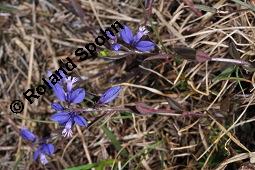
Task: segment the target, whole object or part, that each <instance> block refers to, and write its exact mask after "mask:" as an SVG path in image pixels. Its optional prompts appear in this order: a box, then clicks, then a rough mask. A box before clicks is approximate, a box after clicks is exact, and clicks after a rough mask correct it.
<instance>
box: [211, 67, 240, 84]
mask: <svg viewBox="0 0 255 170" xmlns="http://www.w3.org/2000/svg"><path fill="white" fill-rule="evenodd" d="M234 70H235V66H231V67H228V68H226V69H225V70H224V71H223V72H221V73H220V74H219V75H218V76H217V77H215V78H214V79H213V80H212V82H215V81H217V80H221V79H223V78H226V77H229V76H230V75H231V74H232V73H233V71H234Z"/></svg>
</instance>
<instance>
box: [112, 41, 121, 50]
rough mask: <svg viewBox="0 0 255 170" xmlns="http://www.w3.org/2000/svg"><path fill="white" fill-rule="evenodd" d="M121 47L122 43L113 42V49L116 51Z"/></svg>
mask: <svg viewBox="0 0 255 170" xmlns="http://www.w3.org/2000/svg"><path fill="white" fill-rule="evenodd" d="M120 48H121V46H120V44H117V43H116V44H113V45H112V49H113V50H114V51H119V49H120Z"/></svg>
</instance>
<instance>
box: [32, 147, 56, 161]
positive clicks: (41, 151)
mask: <svg viewBox="0 0 255 170" xmlns="http://www.w3.org/2000/svg"><path fill="white" fill-rule="evenodd" d="M54 151H55V148H54V146H53V145H52V144H48V143H41V144H40V145H39V146H38V148H37V149H36V151H35V152H34V160H37V158H38V157H40V162H41V163H42V164H43V165H45V164H47V163H48V160H47V159H46V155H48V156H51V155H53V153H54Z"/></svg>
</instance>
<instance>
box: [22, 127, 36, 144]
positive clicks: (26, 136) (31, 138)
mask: <svg viewBox="0 0 255 170" xmlns="http://www.w3.org/2000/svg"><path fill="white" fill-rule="evenodd" d="M20 135H21V137H22V138H23V139H25V140H27V141H30V142H35V141H36V136H35V134H33V133H32V132H30V131H29V130H28V129H27V128H21V129H20Z"/></svg>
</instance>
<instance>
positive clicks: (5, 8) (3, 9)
mask: <svg viewBox="0 0 255 170" xmlns="http://www.w3.org/2000/svg"><path fill="white" fill-rule="evenodd" d="M16 10H17V9H16V8H14V7H11V6H9V5H5V4H0V12H7V13H9V12H14V11H16Z"/></svg>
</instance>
